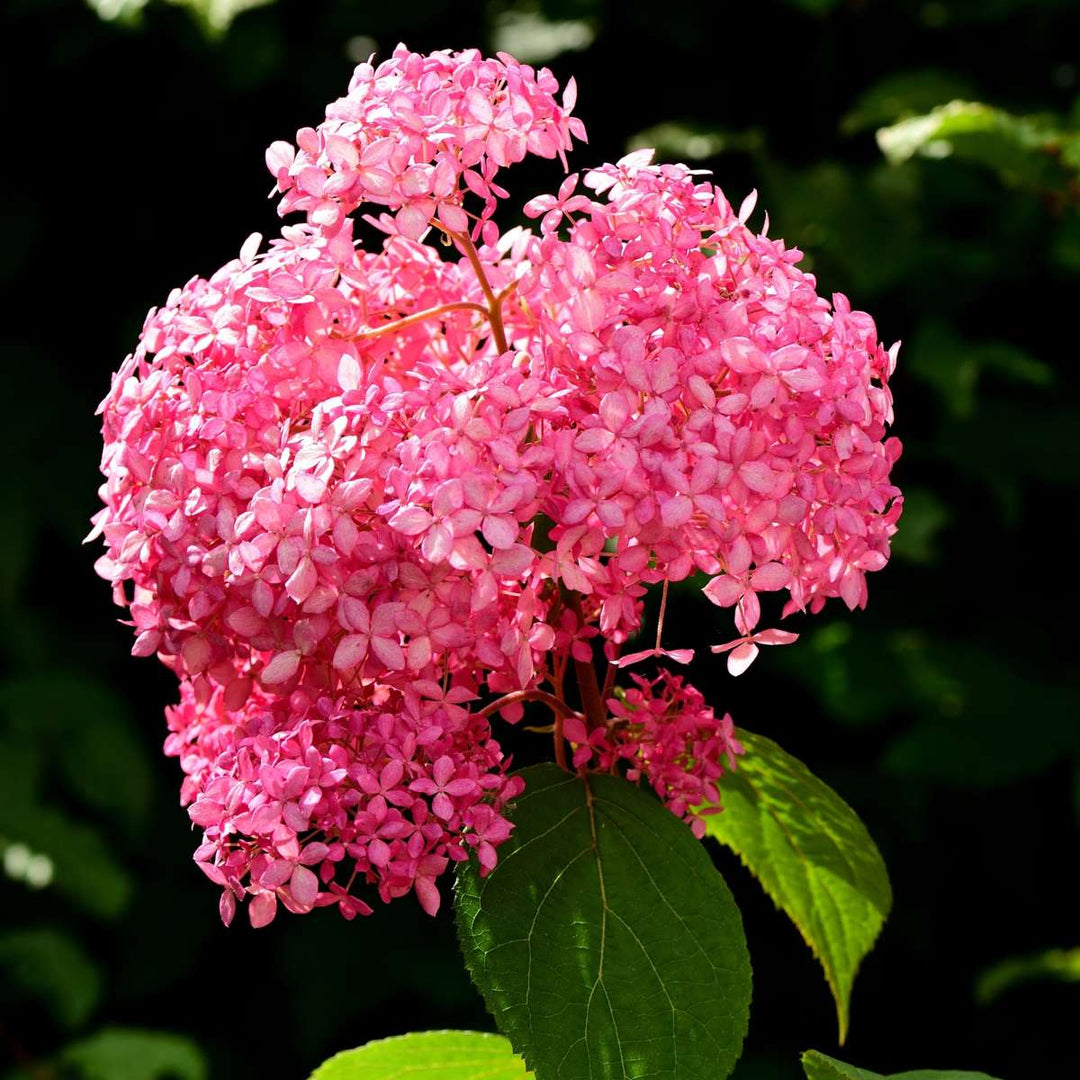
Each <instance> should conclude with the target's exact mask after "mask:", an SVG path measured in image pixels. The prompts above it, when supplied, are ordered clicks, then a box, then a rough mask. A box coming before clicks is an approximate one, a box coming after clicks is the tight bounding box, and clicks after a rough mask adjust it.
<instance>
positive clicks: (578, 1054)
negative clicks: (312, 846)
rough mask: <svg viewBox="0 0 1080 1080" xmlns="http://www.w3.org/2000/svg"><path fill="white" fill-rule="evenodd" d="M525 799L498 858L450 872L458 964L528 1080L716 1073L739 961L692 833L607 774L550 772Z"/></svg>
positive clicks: (725, 1061) (727, 1038) (728, 912)
mask: <svg viewBox="0 0 1080 1080" xmlns="http://www.w3.org/2000/svg"><path fill="white" fill-rule="evenodd" d="M521 775H522V777H523V778H524V779H525V782H526V785H527V787H526V790H525V794H524V795H522V797H521V798H520V799H519V800H518V801H517V806H516V809H515V811H514V814H513V821H514V833H513V836H512V837H511V839H510V840H509V841H508V842H507V844H506V845H504V846H503V847H502V848H501V849H500V852H499V864H498V866H497V867H496V868H495V870H494V871H492V873H490V874H489V875H488V876H487V877H486V878H481V877H480V875H479V873H478V870H477V867H476V865H475V863H473V862H469V863H463V864H461V866H460V867H459V868H458V879H457V889H456V893H455V904H456V908H457V920H458V933H459V936H460V939H461V945H462V950H463V952H464V953H465V960H466V963H467V965H468V968H469V971H470V973H471V975H472V977H473V980H474V981H475V983H476V985H477V986H478V987H479V989H480V991H481V993H482V994H483V996H484V1000H485V1002H486V1003H487V1006H488V1008H489V1009H490V1010H491V1012H492V1013H493V1014H494V1016H495V1019H496V1021H497V1023H498V1025H499V1027H500V1028H501V1029H502V1031H503V1032H504V1033H505V1034H506V1035H508V1036H509V1038H510V1041H511V1043H512V1044H513V1046H514V1049H515V1050H517V1051H518V1052H519V1053H520V1054H522V1056H523V1057H524V1058H525V1061H526V1064H527V1065H528V1066H529V1067H530V1068H532V1069H533V1070H535V1072H536V1076H537V1078H538V1080H554V1078H556V1077H557V1078H558V1080H586V1078H589V1077H592V1078H595V1077H597V1076H610V1077H632V1076H633V1077H636V1076H648V1077H649V1078H650V1080H679V1078H682V1077H702V1078H705V1077H708V1078H709V1080H723V1078H724V1077H726V1076H727V1075H728V1074H729V1073H730V1072H731V1070H732V1068H733V1067H734V1065H735V1061H736V1059H737V1058H738V1055H739V1050H740V1048H741V1045H742V1040H743V1036H744V1035H745V1033H746V1027H747V1019H748V1010H749V1003H750V963H749V958H748V956H747V952H746V941H745V938H744V936H743V930H742V920H741V918H740V916H739V911H738V908H737V907H736V906H735V902H734V900H733V899H732V897H731V893H730V892H729V891H728V888H727V886H726V885H725V884H724V881H723V879H722V878H721V877H720V875H719V874H718V873H717V872H716V870H715V869H714V867H713V866H712V863H711V862H710V861H709V857H708V855H707V853H706V851H705V849H704V848H703V847H702V845H701V844H699V843H698V842H697V841H696V840H695V839H694V837H693V834H692V833H691V832H690V830H689V829H687V828H686V826H685V825H683V824H682V823H681V822H680V821H679V820H678V819H677V818H675V817H674V816H673V815H672V814H670V813H669V812H668V811H667V810H666V809H664V808H663V807H662V806H661V805H660V804H659V803H658V802H657V801H656V800H655V799H653V798H652V797H651V796H650V795H647V794H646V793H644V792H642V791H640V790H638V788H636V787H635V786H634V785H632V784H629V783H627V782H626V781H624V780H620V779H618V778H616V777H612V776H590V777H589V778H588V779H587V780H584V781H583V780H582V779H580V778H578V777H575V776H570V775H568V774H567V773H565V772H563V771H562V770H560V769H558V768H557V767H555V766H554V765H538V766H534V767H532V768H529V769H525V770H524V771H523V772H522V773H521Z"/></svg>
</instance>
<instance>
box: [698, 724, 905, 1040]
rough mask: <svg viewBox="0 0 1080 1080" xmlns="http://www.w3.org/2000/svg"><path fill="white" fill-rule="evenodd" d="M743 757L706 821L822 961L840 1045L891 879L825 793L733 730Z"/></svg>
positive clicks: (775, 751) (850, 816)
mask: <svg viewBox="0 0 1080 1080" xmlns="http://www.w3.org/2000/svg"><path fill="white" fill-rule="evenodd" d="M738 737H739V740H740V741H741V742H742V744H743V746H744V747H745V748H746V754H745V755H744V756H743V757H741V758H740V759H739V767H738V769H737V771H735V772H734V773H732V774H730V775H728V776H726V777H725V778H724V781H723V789H722V792H723V805H724V810H723V813H720V814H712V815H710V816H708V817H706V819H705V822H706V828H707V829H708V833H709V835H710V836H713V837H715V838H716V839H717V840H719V841H720V843H722V844H726V845H727V846H728V847H730V848H731V849H732V850H733V851H734V852H735V853H736V854H737V855H738V856H739V858H740V859H741V860H742V861H743V863H744V864H745V865H746V866H747V867H748V868H749V870H750V871H751V872H752V873H753V874H754V875H755V876H756V877H757V878H758V880H759V881H760V882H761V884H762V887H763V888H764V889H765V891H766V892H767V893H768V894H769V896H771V897H772V899H773V900H774V901H775V902H776V903H777V905H778V906H779V907H781V908H783V910H784V911H786V912H787V914H788V915H789V916H790V917H791V919H792V920H793V921H794V923H795V925H796V926H797V927H798V928H799V932H800V933H801V934H802V936H803V937H804V938H805V939H806V943H807V944H808V945H809V946H810V948H811V950H812V951H813V953H814V955H815V956H817V958H818V959H819V960H820V961H821V966H822V967H823V968H824V969H825V978H826V979H827V980H828V983H829V987H830V989H831V990H832V994H833V998H834V999H835V1001H836V1013H837V1018H838V1020H839V1023H840V1042H841V1043H843V1041H844V1038H845V1036H846V1035H847V1029H848V1009H849V1004H850V1000H851V986H852V983H853V982H854V980H855V972H856V971H857V970H858V967H859V963H860V962H861V961H862V958H863V957H864V956H865V955H866V954H867V953H868V952H869V951H870V948H871V946H872V945H873V944H874V941H875V940H876V938H877V936H878V934H879V933H880V931H881V927H882V925H883V924H884V922H885V917H886V915H888V913H889V908H890V906H891V905H892V890H891V889H890V887H889V878H888V874H887V873H886V872H885V864H884V862H882V859H881V855H880V853H879V852H878V849H877V847H876V846H875V844H874V841H873V840H872V839H871V838H870V834H869V833H868V832H867V831H866V828H865V827H864V826H863V823H862V822H861V821H860V820H859V818H858V817H857V816H856V814H855V812H854V811H853V810H852V809H851V807H850V806H848V805H847V803H845V802H844V801H843V799H841V798H840V796H839V795H837V794H836V792H835V791H833V790H832V789H831V788H830V787H828V786H827V785H826V784H823V783H822V782H821V781H820V780H818V779H817V777H815V776H814V775H813V774H812V773H811V772H810V770H809V769H807V767H806V766H805V765H803V763H802V762H801V761H798V760H796V759H795V758H793V757H792V756H791V755H790V754H787V753H785V752H784V751H783V750H781V749H780V747H779V746H777V745H776V743H774V742H773V741H772V740H771V739H766V738H764V737H763V736H761V735H753V734H751V733H750V732H748V731H742V730H740V731H739V732H738Z"/></svg>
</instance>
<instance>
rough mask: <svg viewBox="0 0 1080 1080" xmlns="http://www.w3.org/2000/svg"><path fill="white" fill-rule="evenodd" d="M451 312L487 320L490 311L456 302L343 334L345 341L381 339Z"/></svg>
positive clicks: (469, 303) (464, 302) (463, 302)
mask: <svg viewBox="0 0 1080 1080" xmlns="http://www.w3.org/2000/svg"><path fill="white" fill-rule="evenodd" d="M450 311H476V312H479V314H481V315H483V316H484V317H485V318H486V317H487V316H488V309H487V308H486V307H484V305H483V304H474V303H473V302H472V301H471V300H456V301H455V302H454V303H452V304H440V305H439V306H438V307H433V308H428V309H427V310H426V311H418V312H416V313H415V314H414V315H406V316H405V317H404V318H403V319H394V320H392V321H391V322H388V323H385V324H384V325H382V326H375V327H372V328H371V329H370V330H360V331H359V332H358V333H355V334H342V335H340V336H341V339H342V340H343V341H367V340H368V338H373V337H380V336H381V335H382V334H393V333H396V332H397V331H398V330H401V329H402V328H403V327H406V326H413V325H414V324H415V323H418V322H423V321H424V320H425V319H433V318H435V317H436V316H437V315H445V314H446V313H447V312H450Z"/></svg>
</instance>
